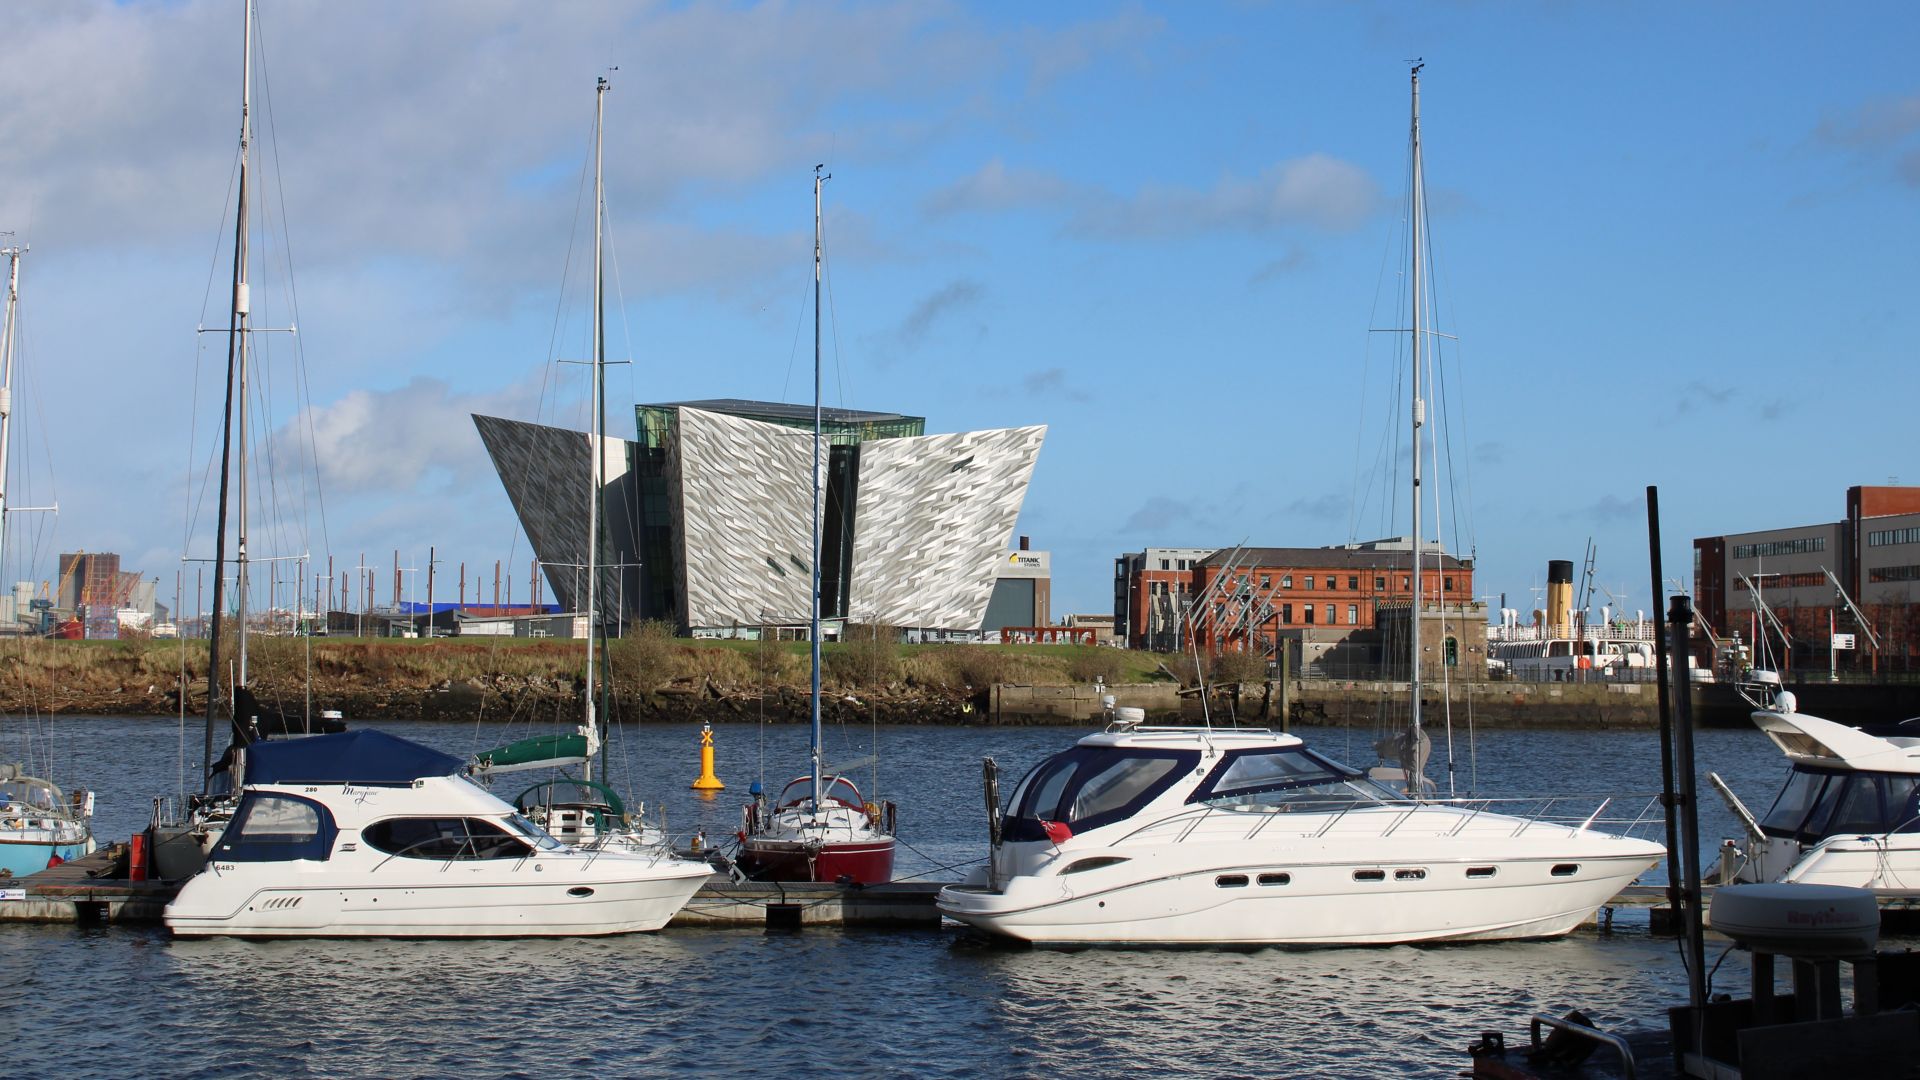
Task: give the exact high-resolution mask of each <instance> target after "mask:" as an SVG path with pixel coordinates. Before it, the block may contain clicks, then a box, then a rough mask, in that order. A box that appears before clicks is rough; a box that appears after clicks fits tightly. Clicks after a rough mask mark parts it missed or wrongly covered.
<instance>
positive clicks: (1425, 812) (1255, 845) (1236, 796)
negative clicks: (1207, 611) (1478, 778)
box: [939, 64, 1666, 945]
mask: <svg viewBox="0 0 1920 1080" xmlns="http://www.w3.org/2000/svg"><path fill="white" fill-rule="evenodd" d="M1412 75H1413V125H1412V141H1411V147H1412V166H1413V167H1412V170H1411V176H1412V179H1413V184H1412V187H1411V192H1410V198H1409V204H1410V207H1411V210H1412V213H1411V214H1410V215H1409V221H1410V222H1411V229H1410V233H1411V236H1410V241H1411V242H1410V243H1409V249H1410V252H1411V254H1412V258H1411V264H1412V273H1411V275H1410V276H1411V278H1412V288H1411V290H1410V294H1409V295H1410V297H1411V299H1412V316H1413V317H1412V322H1411V325H1412V330H1411V341H1412V346H1413V347H1412V353H1413V362H1412V363H1411V364H1409V368H1410V369H1411V372H1412V394H1411V397H1412V400H1413V406H1414V407H1413V412H1412V418H1413V443H1414V452H1413V454H1412V456H1411V457H1412V466H1413V467H1412V469H1411V474H1412V475H1411V480H1412V485H1411V491H1410V497H1409V502H1410V504H1411V508H1412V525H1413V532H1412V535H1413V536H1414V538H1415V539H1414V542H1413V543H1412V544H1411V545H1410V551H1411V554H1412V571H1413V573H1412V577H1413V595H1414V596H1415V597H1424V596H1426V595H1427V592H1426V589H1425V586H1424V583H1423V582H1424V573H1425V568H1424V567H1423V566H1422V562H1423V559H1422V558H1421V552H1422V549H1423V548H1424V547H1426V546H1427V543H1426V541H1425V540H1424V539H1422V537H1423V535H1424V534H1423V531H1422V528H1421V512H1420V506H1421V491H1422V488H1421V481H1420V477H1421V459H1422V458H1423V456H1424V452H1423V451H1422V450H1421V448H1420V445H1421V441H1420V433H1421V428H1422V427H1423V426H1424V416H1425V412H1426V407H1425V400H1424V398H1423V397H1422V395H1421V381H1422V368H1423V367H1424V366H1425V365H1426V363H1427V350H1428V346H1429V345H1430V341H1429V338H1431V337H1432V336H1433V333H1432V331H1431V330H1430V329H1428V328H1427V327H1426V325H1425V320H1424V318H1423V312H1424V311H1425V301H1426V299H1427V297H1426V287H1425V286H1424V285H1423V284H1422V281H1423V276H1422V270H1423V269H1424V268H1425V267H1424V259H1423V256H1424V253H1425V250H1426V248H1425V244H1424V242H1423V240H1422V233H1423V225H1424V222H1425V203H1426V200H1425V195H1424V187H1423V185H1424V176H1423V173H1422V170H1421V164H1420V161H1421V158H1420V67H1419V65H1417V64H1416V65H1415V67H1414V69H1413V73H1412ZM1416 603H1420V602H1419V601H1416ZM1421 622H1422V617H1421V615H1420V613H1419V612H1418V611H1417V610H1410V611H1409V618H1408V620H1407V623H1408V635H1407V637H1408V659H1409V664H1408V670H1409V680H1408V691H1409V693H1408V705H1409V710H1408V722H1407V728H1406V731H1405V732H1404V733H1402V734H1400V735H1396V736H1393V737H1391V738H1389V739H1386V740H1383V746H1386V747H1398V748H1399V749H1398V751H1397V753H1396V754H1395V757H1396V758H1397V760H1398V762H1399V764H1398V765H1397V766H1393V767H1381V768H1377V769H1375V770H1374V771H1373V772H1372V773H1371V774H1368V775H1363V774H1361V773H1360V772H1359V771H1357V770H1355V769H1352V768H1349V767H1347V766H1345V765H1341V764H1338V763H1336V762H1333V761H1331V760H1329V759H1327V758H1324V757H1322V756H1320V755H1319V754H1316V753H1314V752H1313V751H1312V750H1310V749H1308V748H1307V746H1306V745H1305V744H1304V743H1303V742H1301V740H1300V739H1298V738H1296V737H1294V736H1292V735H1287V734H1276V733H1274V732H1270V731H1252V730H1237V729H1235V730H1215V729H1213V728H1212V727H1211V725H1209V726H1207V727H1198V728H1190V727H1180V728H1155V727H1145V726H1142V725H1141V724H1140V723H1139V722H1138V721H1137V720H1135V721H1130V722H1122V723H1117V724H1115V725H1113V726H1111V727H1109V728H1108V729H1107V730H1106V731H1104V732H1102V733H1099V734H1096V735H1089V736H1087V737H1086V738H1083V739H1081V740H1080V741H1079V743H1078V744H1077V745H1075V746H1074V748H1073V749H1071V750H1068V751H1066V752H1064V753H1061V754H1056V755H1055V756H1053V757H1051V758H1049V759H1048V760H1046V761H1045V762H1042V763H1041V764H1040V765H1039V766H1038V767H1036V768H1035V769H1034V770H1033V771H1032V772H1030V773H1028V774H1027V777H1026V779H1025V780H1022V781H1021V783H1020V786H1019V787H1018V788H1016V789H1015V790H1014V793H1013V797H1012V798H1011V799H1010V800H1009V801H1008V802H1007V804H1006V810H1005V814H1004V820H1002V814H1001V809H1000V802H999V795H998V791H997V782H996V781H995V778H994V774H995V767H994V765H993V763H992V761H991V760H989V762H988V763H987V771H988V781H987V801H988V807H989V810H988V813H989V816H990V817H991V818H992V819H993V820H992V828H991V830H990V831H991V840H992V848H991V850H990V852H989V857H988V866H987V869H986V871H984V872H983V873H981V874H979V875H977V876H976V878H975V879H974V880H971V881H969V882H967V883H966V884H963V885H956V886H949V887H947V888H945V889H942V890H941V891H940V897H939V907H940V910H941V911H942V912H944V913H946V914H947V915H949V916H952V917H953V918H955V919H958V920H960V921H961V922H965V923H969V924H971V925H973V926H976V927H979V928H981V929H983V930H987V931H991V932H993V933H998V934H1005V935H1007V936H1009V937H1015V938H1021V939H1024V940H1027V941H1034V942H1049V943H1069V942H1071V943H1101V944H1176V943H1179V944H1209V945H1262V944H1275V945H1345V944H1390V943H1396V942H1408V941H1492V940H1504V939H1511V938H1533V937H1551V936H1554V935H1557V934H1564V933H1566V932H1568V931H1569V930H1572V929H1573V928H1574V927H1575V926H1578V925H1579V924H1580V923H1581V922H1582V921H1584V920H1585V919H1587V918H1588V917H1589V916H1591V915H1592V914H1593V913H1594V911H1595V910H1596V909H1598V908H1599V907H1600V905H1602V904H1604V903H1606V902H1607V901H1608V900H1609V899H1611V898H1612V897H1613V896H1614V895H1615V894H1616V893H1618V892H1619V891H1620V889H1621V888H1622V887H1624V886H1625V885H1627V884H1628V883H1630V882H1631V881H1633V879H1634V878H1635V877H1637V876H1639V874H1640V873H1641V872H1642V871H1644V870H1645V869H1647V868H1648V867H1649V866H1652V865H1653V864H1654V863H1655V862H1656V861H1658V860H1659V859H1660V858H1661V856H1663V855H1664V854H1665V853H1666V852H1665V849H1664V848H1662V847H1661V846H1660V845H1658V844H1654V843H1649V842H1647V841H1644V840H1637V839H1634V838H1631V837H1626V836H1615V835H1611V834H1608V833H1605V832H1601V831H1598V830H1595V829H1594V828H1592V826H1593V824H1594V822H1595V821H1596V820H1598V817H1599V814H1600V812H1601V810H1602V809H1604V808H1605V805H1606V804H1605V803H1604V802H1603V803H1602V804H1601V806H1600V807H1599V808H1597V809H1595V810H1594V812H1593V813H1592V814H1591V815H1589V816H1587V817H1586V818H1585V819H1583V820H1582V819H1575V820H1572V821H1555V820H1549V819H1547V818H1545V817H1544V816H1523V815H1516V814H1510V813H1502V812H1499V811H1498V810H1496V809H1495V808H1494V806H1493V804H1491V803H1488V802H1484V801H1464V802H1435V801H1428V800H1427V798H1426V795H1427V793H1428V792H1429V791H1431V790H1432V782H1431V781H1430V780H1429V779H1428V778H1427V776H1426V770H1425V763H1426V756H1427V747H1428V745H1429V742H1428V739H1427V737H1426V735H1425V734H1424V733H1423V731H1422V729H1421V721H1420V711H1421V680H1422V674H1423V673H1422V663H1423V660H1424V656H1423V650H1422V649H1421V645H1420V624H1421ZM1382 780H1391V781H1393V782H1395V783H1397V784H1398V785H1399V790H1398V791H1396V790H1395V789H1394V788H1392V787H1388V786H1386V784H1384V783H1381V782H1379V781H1382ZM1401 792H1405V794H1402V793H1401ZM1548 805H1551V804H1548Z"/></svg>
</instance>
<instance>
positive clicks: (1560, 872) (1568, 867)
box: [1551, 862, 1580, 877]
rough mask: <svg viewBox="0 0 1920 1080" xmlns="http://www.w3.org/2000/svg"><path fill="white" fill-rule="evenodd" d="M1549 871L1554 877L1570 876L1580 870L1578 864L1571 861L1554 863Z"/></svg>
mask: <svg viewBox="0 0 1920 1080" xmlns="http://www.w3.org/2000/svg"><path fill="white" fill-rule="evenodd" d="M1551 872H1552V874H1553V876H1554V877H1572V876H1573V875H1575V874H1577V873H1579V872H1580V864H1579V863H1571V862H1563V863H1555V864H1554V867H1553V870H1552V871H1551Z"/></svg>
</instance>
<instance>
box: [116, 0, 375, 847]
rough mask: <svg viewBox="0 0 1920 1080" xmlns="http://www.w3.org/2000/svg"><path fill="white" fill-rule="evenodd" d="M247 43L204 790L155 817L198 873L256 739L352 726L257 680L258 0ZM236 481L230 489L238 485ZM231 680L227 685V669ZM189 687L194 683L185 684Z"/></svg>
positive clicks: (247, 7) (155, 831) (154, 841)
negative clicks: (253, 251) (229, 646)
mask: <svg viewBox="0 0 1920 1080" xmlns="http://www.w3.org/2000/svg"><path fill="white" fill-rule="evenodd" d="M242 9H243V17H242V34H243V38H244V42H245V44H244V48H243V52H242V60H241V84H240V160H239V164H238V172H237V174H236V177H235V190H236V198H235V203H234V235H233V289H232V293H231V300H232V303H231V306H230V307H229V309H228V319H227V379H226V405H225V408H224V410H223V411H222V414H221V433H220V438H221V454H220V486H219V499H218V509H217V510H216V515H215V526H214V556H213V616H212V622H211V625H210V626H209V628H208V635H207V711H206V723H205V730H204V741H203V743H202V757H201V762H202V772H201V790H200V792H199V793H197V794H194V795H192V796H190V797H189V798H188V800H187V805H186V806H185V807H184V808H182V807H175V806H172V805H171V804H170V803H169V802H168V801H167V800H157V801H156V803H155V812H154V821H153V824H152V826H151V828H150V830H149V834H148V837H149V844H150V850H151V851H152V859H153V869H154V872H155V873H156V874H157V875H158V876H160V877H163V878H167V879H174V878H183V877H187V876H190V875H192V874H194V873H195V872H197V871H198V870H199V869H200V867H201V866H202V865H203V864H204V862H205V861H206V855H207V852H208V851H210V850H211V849H212V847H213V845H214V843H215V842H216V841H217V840H218V839H219V838H220V833H221V831H222V830H223V829H224V828H225V827H226V824H227V822H228V821H229V820H231V818H232V816H233V812H234V809H235V808H236V807H237V806H238V805H239V801H240V788H241V786H242V784H243V783H244V782H245V781H244V777H245V763H246V756H247V748H248V746H250V745H252V744H253V743H255V742H256V741H258V740H260V739H263V738H267V737H269V736H272V735H287V734H307V733H312V732H333V731H340V730H343V729H344V727H345V725H344V724H343V723H341V722H340V721H339V720H338V719H337V718H334V717H331V716H326V715H325V714H323V719H322V720H320V721H318V722H311V721H309V720H308V719H307V718H306V717H304V716H302V717H292V716H287V715H283V714H281V713H280V712H279V711H277V710H274V709H271V708H268V707H265V706H263V705H262V703H261V702H260V701H259V700H258V699H256V698H255V697H254V695H253V692H252V690H251V689H250V688H249V685H248V684H249V681H250V672H249V670H248V649H247V641H248V632H249V627H248V622H249V619H248V601H249V599H250V594H251V590H250V588H249V583H248V575H249V570H250V568H251V564H252V560H251V559H250V557H249V554H248V550H247V540H248V503H247V499H248V495H247V481H248V449H249V442H250V439H251V435H250V433H249V425H250V417H249V415H248V406H249V404H250V402H251V398H252V389H251V387H250V384H249V379H250V375H251V365H252V360H253V334H254V333H255V328H254V326H253V320H252V314H253V303H252V297H253V285H252V280H251V269H252V266H251V259H250V234H249V232H248V228H249V218H248V214H249V210H250V201H249V199H248V194H249V190H250V182H251V181H250V176H249V172H250V170H249V165H250V162H251V150H252V147H253V136H254V132H253V94H252V91H253V0H246V2H245V3H244V4H242ZM230 489H231V490H230ZM229 512H231V515H232V518H233V524H234V528H233V534H234V548H233V557H232V559H231V560H229V558H228V552H227V522H228V515H229ZM229 561H231V563H232V565H233V570H234V581H233V596H232V608H233V614H232V620H233V629H234V643H235V647H234V659H233V662H232V665H231V671H230V672H229V671H228V669H227V667H226V666H225V664H224V663H223V660H222V657H221V645H222V639H223V635H224V632H225V629H226V623H227V619H228V615H227V607H228V596H227V582H226V570H227V565H228V563H229ZM223 673H225V674H229V675H230V682H229V683H228V685H227V686H226V687H225V692H224V693H223V692H222V686H221V683H222V675H223ZM182 694H183V696H184V694H185V688H184V687H183V688H182ZM223 712H224V713H225V714H226V727H227V732H228V739H227V746H226V749H225V751H224V752H223V753H221V754H220V756H219V757H217V758H216V757H215V756H214V747H215V732H216V730H217V729H218V728H219V727H220V726H221V714H222V713H223Z"/></svg>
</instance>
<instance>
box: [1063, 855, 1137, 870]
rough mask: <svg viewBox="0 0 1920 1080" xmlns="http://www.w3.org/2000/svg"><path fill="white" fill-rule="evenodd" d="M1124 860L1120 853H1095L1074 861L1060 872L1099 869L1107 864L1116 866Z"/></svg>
mask: <svg viewBox="0 0 1920 1080" xmlns="http://www.w3.org/2000/svg"><path fill="white" fill-rule="evenodd" d="M1126 861H1127V859H1126V857H1125V856H1122V855H1095V856H1094V857H1093V858H1091V859H1081V860H1080V861H1079V862H1077V863H1074V864H1073V865H1072V866H1069V867H1067V868H1066V869H1065V870H1062V871H1060V872H1061V873H1062V874H1078V873H1081V872H1083V871H1087V870H1099V869H1102V868H1104V867H1108V866H1118V865H1120V864H1121V863H1123V862H1126Z"/></svg>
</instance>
